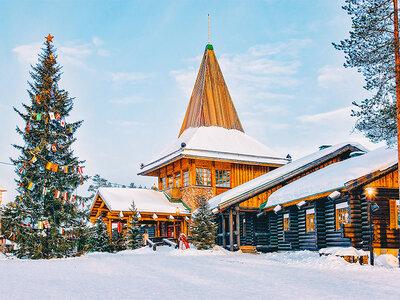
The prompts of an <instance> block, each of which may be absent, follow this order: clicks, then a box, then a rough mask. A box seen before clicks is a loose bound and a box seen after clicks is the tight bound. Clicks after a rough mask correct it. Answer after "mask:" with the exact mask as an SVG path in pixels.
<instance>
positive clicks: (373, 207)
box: [371, 203, 379, 213]
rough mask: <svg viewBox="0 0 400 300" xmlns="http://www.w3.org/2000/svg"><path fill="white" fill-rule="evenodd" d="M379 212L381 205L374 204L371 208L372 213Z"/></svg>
mask: <svg viewBox="0 0 400 300" xmlns="http://www.w3.org/2000/svg"><path fill="white" fill-rule="evenodd" d="M378 210H379V205H378V204H376V203H374V204H372V206H371V211H372V212H373V213H374V212H376V211H378Z"/></svg>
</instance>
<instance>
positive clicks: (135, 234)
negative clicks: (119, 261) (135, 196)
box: [128, 200, 142, 249]
mask: <svg viewBox="0 0 400 300" xmlns="http://www.w3.org/2000/svg"><path fill="white" fill-rule="evenodd" d="M129 210H130V211H131V212H132V220H131V226H129V227H128V246H129V248H130V249H137V248H139V247H140V246H141V244H142V235H141V233H140V228H139V226H138V225H137V224H138V222H139V217H138V212H137V209H136V206H135V202H134V201H133V200H132V204H131V207H130V209H129Z"/></svg>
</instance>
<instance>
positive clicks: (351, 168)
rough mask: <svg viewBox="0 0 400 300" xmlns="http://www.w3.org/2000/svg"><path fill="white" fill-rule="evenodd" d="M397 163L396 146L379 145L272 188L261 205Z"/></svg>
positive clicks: (332, 188) (341, 184)
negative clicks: (276, 188)
mask: <svg viewBox="0 0 400 300" xmlns="http://www.w3.org/2000/svg"><path fill="white" fill-rule="evenodd" d="M396 165H397V149H385V148H379V149H377V150H374V151H371V152H369V153H366V154H364V155H361V156H357V157H351V158H349V159H346V160H344V161H341V162H338V163H335V164H332V165H329V166H327V167H325V168H323V169H320V170H318V171H315V172H313V173H311V174H309V175H307V176H304V177H302V178H300V179H298V180H296V181H293V182H292V183H289V184H288V185H286V186H284V187H282V188H280V189H279V190H277V191H275V192H273V193H272V194H271V196H269V198H268V202H266V203H263V204H262V205H261V208H269V207H273V206H276V205H278V204H284V203H288V202H293V201H297V200H301V199H304V198H307V197H310V196H314V195H318V194H322V193H326V192H330V191H335V190H339V189H342V188H345V187H346V183H348V182H349V181H352V180H356V179H358V178H361V177H363V176H366V175H368V174H372V173H374V172H377V171H385V170H387V169H389V168H391V167H394V166H396Z"/></svg>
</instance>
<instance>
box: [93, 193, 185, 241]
mask: <svg viewBox="0 0 400 300" xmlns="http://www.w3.org/2000/svg"><path fill="white" fill-rule="evenodd" d="M132 200H133V201H134V202H135V206H136V209H137V211H138V217H139V225H140V226H141V232H142V234H143V233H145V232H146V233H147V234H148V235H149V237H150V238H151V237H169V238H178V237H179V234H180V233H182V232H183V233H185V234H187V233H188V221H189V218H190V209H189V208H188V207H187V206H185V205H184V204H183V203H182V202H181V201H179V200H172V199H170V198H169V197H168V196H167V195H166V194H164V193H163V192H159V191H155V190H149V189H139V188H99V190H98V192H97V194H96V196H95V200H94V202H93V204H92V206H91V207H90V214H89V217H90V221H91V222H92V223H93V224H94V223H95V221H96V219H97V218H98V217H99V216H100V217H102V219H103V221H104V222H105V223H106V224H107V229H108V231H109V233H110V235H111V234H112V232H113V231H116V230H118V225H119V226H120V228H126V226H127V225H130V224H131V220H132V212H131V211H130V210H129V209H130V206H131V203H132Z"/></svg>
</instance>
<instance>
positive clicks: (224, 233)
mask: <svg viewBox="0 0 400 300" xmlns="http://www.w3.org/2000/svg"><path fill="white" fill-rule="evenodd" d="M221 218H222V247H224V249H225V248H226V228H225V218H224V214H221Z"/></svg>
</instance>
